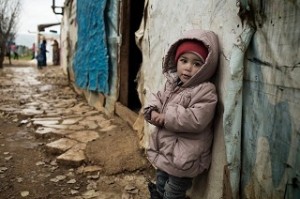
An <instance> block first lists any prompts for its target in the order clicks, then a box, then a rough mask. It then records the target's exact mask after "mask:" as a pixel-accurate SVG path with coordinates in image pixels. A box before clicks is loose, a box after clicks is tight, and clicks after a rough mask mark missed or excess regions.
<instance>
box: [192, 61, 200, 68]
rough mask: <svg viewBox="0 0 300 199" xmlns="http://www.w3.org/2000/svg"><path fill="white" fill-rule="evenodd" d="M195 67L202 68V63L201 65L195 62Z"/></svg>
mask: <svg viewBox="0 0 300 199" xmlns="http://www.w3.org/2000/svg"><path fill="white" fill-rule="evenodd" d="M193 65H194V66H196V67H200V66H202V63H200V62H195V63H194V64H193Z"/></svg>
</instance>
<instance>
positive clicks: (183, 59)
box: [179, 58, 187, 63]
mask: <svg viewBox="0 0 300 199" xmlns="http://www.w3.org/2000/svg"><path fill="white" fill-rule="evenodd" d="M179 61H180V62H182V63H187V60H186V59H185V58H180V59H179Z"/></svg>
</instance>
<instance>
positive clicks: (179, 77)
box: [144, 30, 219, 199]
mask: <svg viewBox="0 0 300 199" xmlns="http://www.w3.org/2000/svg"><path fill="white" fill-rule="evenodd" d="M218 51H219V49H218V39H217V36H216V35H215V34H214V33H213V32H211V31H204V30H190V31H187V32H186V33H185V34H184V35H183V37H182V38H180V39H179V40H178V41H176V42H175V43H174V44H173V45H172V46H171V47H170V49H169V51H168V52H167V54H166V56H165V59H164V63H163V73H164V74H165V76H166V78H167V81H166V83H165V85H164V88H163V89H162V90H161V91H158V92H157V93H156V94H153V96H152V98H151V99H150V100H149V104H148V105H147V106H146V107H145V109H144V116H145V119H146V121H147V122H149V123H151V124H153V125H155V126H156V128H155V130H154V132H152V133H151V135H150V140H149V148H148V149H147V150H146V153H147V156H148V159H149V161H150V162H151V163H152V164H153V166H154V167H155V168H156V169H157V171H156V188H155V187H154V188H153V184H152V186H151V184H150V187H149V190H150V195H151V198H152V199H156V198H158V199H159V198H163V199H184V198H185V197H186V196H185V195H186V191H187V190H188V189H189V188H191V186H192V180H193V178H194V177H195V176H197V175H198V174H200V173H202V172H204V171H205V170H207V169H208V168H209V166H210V162H211V145H212V139H213V132H212V124H213V118H214V114H215V108H216V104H217V100H218V99H217V93H216V88H215V86H214V84H213V83H211V82H210V79H211V77H212V76H213V75H214V73H215V71H216V68H217V64H218V54H219V52H218ZM153 189H154V190H153Z"/></svg>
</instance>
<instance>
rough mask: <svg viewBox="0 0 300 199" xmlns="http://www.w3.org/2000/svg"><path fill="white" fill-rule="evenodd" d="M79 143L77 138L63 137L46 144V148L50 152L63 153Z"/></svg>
mask: <svg viewBox="0 0 300 199" xmlns="http://www.w3.org/2000/svg"><path fill="white" fill-rule="evenodd" d="M77 143H78V142H77V141H75V140H71V139H67V138H61V139H59V140H56V141H54V142H51V143H48V144H46V149H47V151H48V152H50V153H53V154H61V153H63V152H65V151H67V150H68V149H70V148H72V147H73V146H74V145H76V144H77Z"/></svg>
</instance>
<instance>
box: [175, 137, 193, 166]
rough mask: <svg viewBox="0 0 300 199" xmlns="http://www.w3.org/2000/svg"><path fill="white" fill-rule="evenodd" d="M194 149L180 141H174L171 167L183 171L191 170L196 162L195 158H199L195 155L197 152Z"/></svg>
mask: <svg viewBox="0 0 300 199" xmlns="http://www.w3.org/2000/svg"><path fill="white" fill-rule="evenodd" d="M196 148H198V147H196ZM196 148H195V147H193V145H189V144H187V143H186V142H184V141H182V140H181V139H176V143H175V144H174V148H173V161H172V163H173V166H174V167H175V168H177V169H179V170H183V171H185V170H189V169H191V168H192V167H193V166H194V164H195V162H196V161H197V158H199V156H198V155H197V153H199V150H197V149H196Z"/></svg>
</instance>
